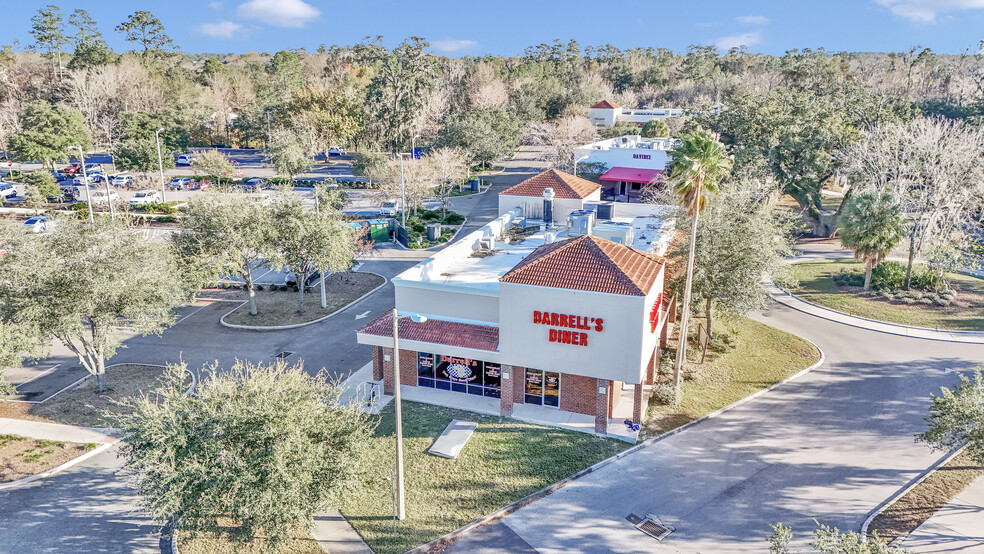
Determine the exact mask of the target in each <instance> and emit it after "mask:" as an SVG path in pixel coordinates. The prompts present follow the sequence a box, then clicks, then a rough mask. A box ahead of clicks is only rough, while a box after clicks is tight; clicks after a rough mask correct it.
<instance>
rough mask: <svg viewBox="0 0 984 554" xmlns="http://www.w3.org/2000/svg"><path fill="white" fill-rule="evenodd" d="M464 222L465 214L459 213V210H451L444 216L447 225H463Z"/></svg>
mask: <svg viewBox="0 0 984 554" xmlns="http://www.w3.org/2000/svg"><path fill="white" fill-rule="evenodd" d="M464 222H465V216H463V215H461V214H459V213H457V212H450V213H449V214H448V215H447V216H446V217H445V218H444V224H445V225H461V224H462V223H464Z"/></svg>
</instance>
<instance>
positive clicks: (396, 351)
mask: <svg viewBox="0 0 984 554" xmlns="http://www.w3.org/2000/svg"><path fill="white" fill-rule="evenodd" d="M400 159H401V160H402V159H403V158H402V157H401V158H400ZM393 381H394V386H393V392H394V394H393V401H394V402H395V403H396V519H399V520H403V518H405V517H407V512H406V505H405V503H404V491H403V406H402V404H401V401H400V384H401V383H400V316H399V315H398V314H397V312H396V307H394V308H393Z"/></svg>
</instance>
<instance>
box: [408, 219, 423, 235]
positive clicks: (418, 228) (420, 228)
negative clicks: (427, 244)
mask: <svg viewBox="0 0 984 554" xmlns="http://www.w3.org/2000/svg"><path fill="white" fill-rule="evenodd" d="M410 229H411V230H412V231H414V232H416V233H426V232H427V227H426V226H424V224H423V223H418V222H416V221H415V222H413V223H411V224H410Z"/></svg>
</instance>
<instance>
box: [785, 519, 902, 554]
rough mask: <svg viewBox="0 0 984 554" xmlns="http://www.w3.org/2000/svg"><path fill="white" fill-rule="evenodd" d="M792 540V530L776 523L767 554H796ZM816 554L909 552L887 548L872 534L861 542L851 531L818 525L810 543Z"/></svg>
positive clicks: (860, 538)
mask: <svg viewBox="0 0 984 554" xmlns="http://www.w3.org/2000/svg"><path fill="white" fill-rule="evenodd" d="M792 540H793V532H792V529H790V528H789V527H787V526H785V525H783V524H782V523H776V524H775V525H773V526H772V536H770V537H769V554H796V553H797V552H800V551H799V550H796V549H793V548H792V547H791V546H789V543H790V542H791V541H792ZM810 546H811V547H812V548H813V552H815V553H816V554H909V553H910V551H909V550H907V549H905V548H901V547H898V546H889V545H888V541H886V540H885V539H883V538H881V537H879V536H878V533H874V534H873V536H871V537H868V538H867V540H863V537H861V535H859V534H858V533H855V532H853V531H851V532H849V533H842V532H841V531H840V530H838V529H837V528H836V527H833V528H831V527H828V526H826V525H819V524H818V527H817V529H816V530H815V531H814V532H813V542H811V543H810Z"/></svg>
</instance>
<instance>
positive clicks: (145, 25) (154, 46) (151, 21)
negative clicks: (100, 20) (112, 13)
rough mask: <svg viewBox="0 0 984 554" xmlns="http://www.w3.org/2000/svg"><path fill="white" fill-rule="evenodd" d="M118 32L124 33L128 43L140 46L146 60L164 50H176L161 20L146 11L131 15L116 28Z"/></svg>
mask: <svg viewBox="0 0 984 554" xmlns="http://www.w3.org/2000/svg"><path fill="white" fill-rule="evenodd" d="M116 32H117V33H122V34H123V38H124V40H126V41H127V42H132V43H134V44H138V45H140V47H141V48H143V51H142V52H141V53H142V55H143V57H144V58H145V59H146V58H147V57H148V56H153V55H157V54H159V53H160V52H161V51H162V50H163V49H164V48H176V46H174V42H173V41H172V40H171V37H169V36H168V35H167V33H166V32H164V24H163V23H161V20H160V19H157V17H155V16H154V14H152V13H150V12H148V11H145V10H138V11H136V12H134V13H133V14H131V15H130V16H129V17H128V18H127V19H126V21H124V22H123V23H120V24H119V25H117V26H116Z"/></svg>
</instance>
